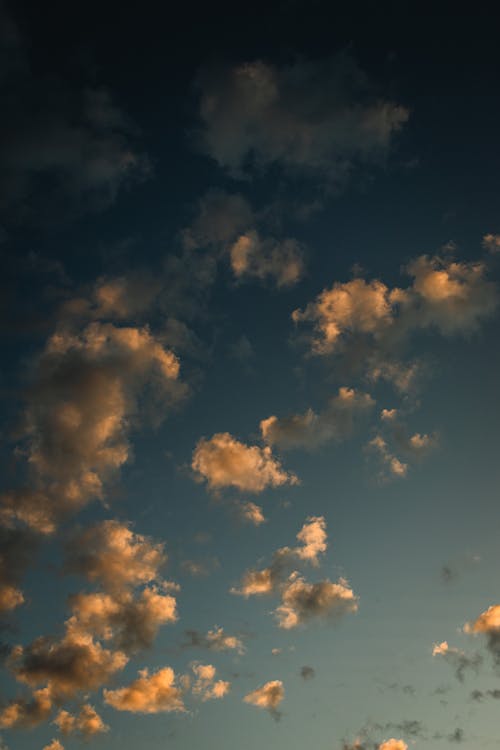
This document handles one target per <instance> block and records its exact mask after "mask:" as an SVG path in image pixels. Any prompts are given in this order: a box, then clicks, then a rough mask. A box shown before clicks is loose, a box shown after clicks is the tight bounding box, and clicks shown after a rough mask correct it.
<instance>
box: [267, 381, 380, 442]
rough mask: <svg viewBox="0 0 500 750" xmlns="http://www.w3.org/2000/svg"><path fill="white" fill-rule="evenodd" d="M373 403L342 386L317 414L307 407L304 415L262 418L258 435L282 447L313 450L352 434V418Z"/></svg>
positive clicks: (366, 397) (366, 396)
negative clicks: (323, 409) (260, 434)
mask: <svg viewBox="0 0 500 750" xmlns="http://www.w3.org/2000/svg"><path fill="white" fill-rule="evenodd" d="M374 404H375V401H374V400H373V399H372V397H371V396H370V395H369V394H368V393H363V392H360V391H356V390H355V389H354V388H346V387H342V388H339V392H338V394H337V395H336V396H334V397H333V398H331V399H330V401H329V402H328V405H327V407H326V409H325V411H323V412H322V413H320V414H317V413H316V412H314V411H313V410H312V409H308V410H307V411H306V412H305V413H304V414H293V415H291V416H289V417H284V418H281V419H280V418H278V417H276V416H271V417H268V418H267V419H263V420H262V421H261V423H260V430H261V433H262V438H263V440H265V441H266V442H267V443H269V444H270V445H276V446H278V447H279V448H281V449H282V450H291V449H294V448H306V449H307V450H313V449H314V448H317V447H318V446H320V445H322V444H323V443H326V442H328V441H330V440H336V441H340V440H344V439H346V438H347V437H348V436H349V435H350V434H351V433H352V430H353V427H354V421H355V419H356V417H357V416H358V415H362V414H363V413H366V412H367V411H369V409H371V408H372V407H373V405H374Z"/></svg>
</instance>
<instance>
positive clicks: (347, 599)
mask: <svg viewBox="0 0 500 750" xmlns="http://www.w3.org/2000/svg"><path fill="white" fill-rule="evenodd" d="M357 610H358V598H357V597H356V596H355V594H354V592H353V591H352V589H351V588H350V586H349V585H348V583H347V581H345V580H344V579H343V578H340V579H339V580H338V582H337V583H332V582H331V581H329V580H324V581H319V582H317V583H308V582H307V581H306V580H305V579H304V578H302V577H301V576H299V575H297V574H293V575H292V576H291V577H290V580H289V581H288V583H287V584H286V585H285V586H284V587H283V589H282V592H281V604H280V606H279V607H278V608H277V609H276V617H277V618H278V625H279V627H280V628H284V629H285V630H290V629H292V628H296V627H297V626H299V625H302V624H303V623H305V622H308V621H309V620H312V619H316V618H338V617H342V616H343V615H346V614H351V613H354V612H357Z"/></svg>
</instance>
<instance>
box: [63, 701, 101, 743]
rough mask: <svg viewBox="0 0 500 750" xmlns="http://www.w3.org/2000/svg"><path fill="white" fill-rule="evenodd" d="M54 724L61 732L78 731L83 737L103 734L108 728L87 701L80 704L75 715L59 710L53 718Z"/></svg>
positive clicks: (71, 732) (72, 732) (87, 737)
mask: <svg viewBox="0 0 500 750" xmlns="http://www.w3.org/2000/svg"><path fill="white" fill-rule="evenodd" d="M54 724H55V725H56V726H57V727H58V729H59V731H60V732H62V734H65V735H69V734H75V733H78V734H80V735H81V736H82V737H83V738H84V739H89V738H90V737H94V736H95V735H97V734H103V733H104V732H107V731H108V730H109V727H108V726H107V725H106V724H105V723H104V722H103V720H102V718H101V717H100V716H99V714H98V713H97V711H96V710H95V708H94V707H93V706H91V705H90V704H88V703H85V704H84V705H83V706H81V708H80V711H79V713H78V714H76V715H75V714H70V713H69V712H68V711H64V710H61V711H59V713H58V714H57V716H56V717H55V719H54Z"/></svg>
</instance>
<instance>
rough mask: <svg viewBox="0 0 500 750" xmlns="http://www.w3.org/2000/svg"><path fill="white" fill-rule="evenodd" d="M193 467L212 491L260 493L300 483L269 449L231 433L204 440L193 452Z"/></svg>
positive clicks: (220, 433)
mask: <svg viewBox="0 0 500 750" xmlns="http://www.w3.org/2000/svg"><path fill="white" fill-rule="evenodd" d="M191 467H192V469H193V470H194V472H195V473H196V475H198V477H199V478H200V480H203V479H204V480H205V481H206V482H207V484H208V486H209V488H210V489H212V490H221V489H224V488H228V487H234V488H236V489H238V490H240V491H241V492H251V493H259V492H263V490H265V489H266V488H267V487H281V486H282V485H284V484H297V483H298V479H297V477H296V476H295V474H292V473H291V472H287V471H285V470H284V469H283V467H282V465H281V463H280V462H279V461H278V459H276V458H275V457H274V456H273V455H272V451H271V448H270V447H269V446H264V447H262V448H261V447H260V446H258V445H246V444H245V443H242V442H240V441H239V440H237V439H236V438H234V437H233V436H232V435H230V434H229V433H228V432H218V433H216V434H215V435H213V436H212V437H211V438H210V439H209V440H207V439H205V438H202V439H201V440H200V441H199V442H198V444H197V445H196V448H195V450H194V453H193V458H192V463H191Z"/></svg>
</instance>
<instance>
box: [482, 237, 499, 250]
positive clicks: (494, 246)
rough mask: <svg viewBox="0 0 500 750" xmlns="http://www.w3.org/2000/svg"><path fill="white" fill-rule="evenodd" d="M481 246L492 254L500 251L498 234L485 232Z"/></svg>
mask: <svg viewBox="0 0 500 750" xmlns="http://www.w3.org/2000/svg"><path fill="white" fill-rule="evenodd" d="M483 248H484V249H485V250H487V251H488V252H489V253H492V254H493V255H494V254H495V253H500V234H485V235H484V237H483Z"/></svg>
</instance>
